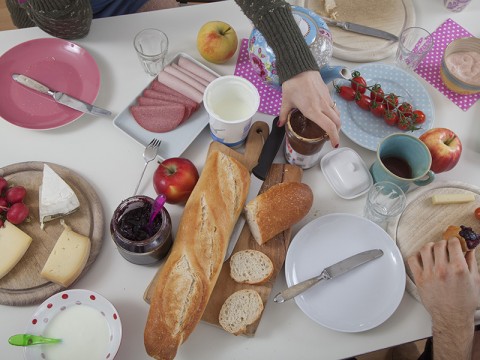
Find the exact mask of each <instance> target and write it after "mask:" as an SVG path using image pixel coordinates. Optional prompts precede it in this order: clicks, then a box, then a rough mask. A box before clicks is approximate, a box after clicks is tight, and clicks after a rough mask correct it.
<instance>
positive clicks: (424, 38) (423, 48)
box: [395, 27, 433, 70]
mask: <svg viewBox="0 0 480 360" xmlns="http://www.w3.org/2000/svg"><path fill="white" fill-rule="evenodd" d="M432 47H433V36H432V34H430V33H429V32H428V31H427V30H425V29H423V28H420V27H409V28H406V29H404V30H403V31H402V32H401V34H400V38H399V40H398V49H397V54H396V56H395V63H396V64H397V65H398V66H399V67H401V68H403V69H410V70H415V69H416V68H417V66H418V64H420V62H421V61H422V60H423V58H424V57H425V56H426V55H427V53H428V52H429V51H430V50H431V49H432Z"/></svg>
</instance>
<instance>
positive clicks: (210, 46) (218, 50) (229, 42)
mask: <svg viewBox="0 0 480 360" xmlns="http://www.w3.org/2000/svg"><path fill="white" fill-rule="evenodd" d="M237 46H238V38H237V33H236V32H235V30H234V29H233V28H232V27H231V26H230V25H228V24H227V23H225V22H223V21H209V22H207V23H206V24H204V25H203V26H202V27H201V28H200V30H199V31H198V34H197V49H198V51H199V53H200V55H202V57H203V58H204V59H205V60H207V61H210V62H212V63H215V64H223V63H224V62H226V61H228V60H229V59H230V58H231V57H232V56H233V55H234V54H235V51H236V50H237Z"/></svg>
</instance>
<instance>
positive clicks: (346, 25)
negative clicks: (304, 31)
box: [323, 18, 398, 41]
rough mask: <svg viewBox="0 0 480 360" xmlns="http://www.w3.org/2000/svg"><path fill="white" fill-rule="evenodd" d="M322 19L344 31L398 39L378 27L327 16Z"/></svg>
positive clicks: (386, 38) (392, 39)
mask: <svg viewBox="0 0 480 360" xmlns="http://www.w3.org/2000/svg"><path fill="white" fill-rule="evenodd" d="M323 20H325V22H326V23H327V24H328V25H333V26H336V27H339V28H341V29H343V30H346V31H351V32H354V33H357V34H362V35H368V36H373V37H377V38H381V39H385V40H391V41H398V36H396V35H393V34H391V33H389V32H386V31H383V30H380V29H375V28H371V27H369V26H365V25H360V24H354V23H351V22H348V21H337V20H333V19H329V18H323Z"/></svg>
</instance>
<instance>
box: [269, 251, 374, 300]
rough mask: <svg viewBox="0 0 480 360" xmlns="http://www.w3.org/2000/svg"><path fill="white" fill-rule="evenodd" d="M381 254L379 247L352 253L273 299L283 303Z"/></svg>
mask: <svg viewBox="0 0 480 360" xmlns="http://www.w3.org/2000/svg"><path fill="white" fill-rule="evenodd" d="M382 255H383V251H382V250H380V249H373V250H367V251H364V252H361V253H358V254H355V255H352V256H350V257H348V258H346V259H344V260H341V261H339V262H337V263H335V264H333V265H331V266H329V267H326V268H325V269H324V270H323V271H322V272H321V273H320V275H318V276H315V277H313V278H311V279H308V280H305V281H302V282H300V283H298V284H295V285H293V286H291V287H289V288H287V289H285V290H283V291H282V292H280V293H278V294H277V295H276V296H275V297H274V298H273V301H275V302H276V303H283V302H285V301H287V300H290V299H291V298H294V297H295V296H297V295H299V294H301V293H302V292H304V291H305V290H308V289H310V288H311V287H312V286H313V285H315V284H317V283H319V282H320V281H323V280H330V279H333V278H336V277H337V276H340V275H343V274H345V273H347V272H349V271H350V270H353V269H355V268H356V267H359V266H360V265H363V264H366V263H367V262H369V261H372V260H374V259H377V258H379V257H381V256H382Z"/></svg>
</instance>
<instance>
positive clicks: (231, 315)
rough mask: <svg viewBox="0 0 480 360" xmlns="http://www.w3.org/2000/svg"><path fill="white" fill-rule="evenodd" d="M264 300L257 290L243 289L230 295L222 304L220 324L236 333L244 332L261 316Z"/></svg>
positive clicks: (226, 329) (219, 317) (230, 331)
mask: <svg viewBox="0 0 480 360" xmlns="http://www.w3.org/2000/svg"><path fill="white" fill-rule="evenodd" d="M262 311H263V301H262V298H261V297H260V294H259V293H258V292H256V291H255V290H250V289H243V290H238V291H236V292H234V293H233V294H232V295H230V296H229V297H228V298H227V300H225V302H224V303H223V305H222V308H221V309H220V314H219V316H218V320H219V323H220V325H221V326H222V327H223V328H224V329H225V331H228V332H229V333H232V334H234V335H240V334H244V333H245V332H246V330H247V326H248V325H250V324H253V323H254V322H255V321H257V320H258V318H260V315H261V314H262Z"/></svg>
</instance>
